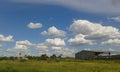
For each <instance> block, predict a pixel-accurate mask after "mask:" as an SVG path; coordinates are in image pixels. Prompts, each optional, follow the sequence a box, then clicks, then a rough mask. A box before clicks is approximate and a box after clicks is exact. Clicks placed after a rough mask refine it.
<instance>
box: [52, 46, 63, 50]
mask: <svg viewBox="0 0 120 72" xmlns="http://www.w3.org/2000/svg"><path fill="white" fill-rule="evenodd" d="M52 49H53V50H61V49H62V47H55V46H53V47H52Z"/></svg>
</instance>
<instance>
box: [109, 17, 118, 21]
mask: <svg viewBox="0 0 120 72" xmlns="http://www.w3.org/2000/svg"><path fill="white" fill-rule="evenodd" d="M108 19H110V20H114V21H116V22H120V16H117V17H111V18H108Z"/></svg>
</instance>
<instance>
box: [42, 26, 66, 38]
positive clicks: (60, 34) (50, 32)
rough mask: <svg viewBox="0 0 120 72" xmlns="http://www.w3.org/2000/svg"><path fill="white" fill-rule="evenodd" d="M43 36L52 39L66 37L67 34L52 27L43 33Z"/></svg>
mask: <svg viewBox="0 0 120 72" xmlns="http://www.w3.org/2000/svg"><path fill="white" fill-rule="evenodd" d="M41 34H42V35H47V36H51V37H65V36H66V33H65V32H64V31H62V30H59V29H57V28H56V27H55V26H52V27H50V28H49V29H48V31H43V32H42V33H41Z"/></svg>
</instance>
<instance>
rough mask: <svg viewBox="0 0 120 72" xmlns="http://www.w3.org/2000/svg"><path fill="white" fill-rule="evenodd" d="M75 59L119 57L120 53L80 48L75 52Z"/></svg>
mask: <svg viewBox="0 0 120 72" xmlns="http://www.w3.org/2000/svg"><path fill="white" fill-rule="evenodd" d="M75 59H81V60H92V59H120V53H118V52H113V51H92V50H82V51H80V52H78V53H76V54H75Z"/></svg>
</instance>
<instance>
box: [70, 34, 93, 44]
mask: <svg viewBox="0 0 120 72" xmlns="http://www.w3.org/2000/svg"><path fill="white" fill-rule="evenodd" d="M84 37H85V35H82V34H78V35H76V36H75V38H71V39H69V40H68V42H69V43H70V45H74V46H79V45H92V44H93V41H92V40H86V39H85V38H84Z"/></svg>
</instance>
